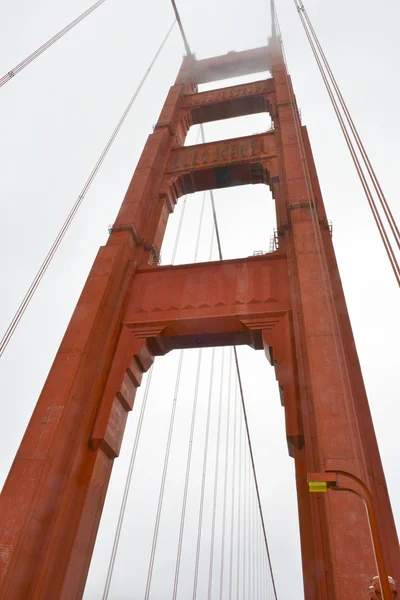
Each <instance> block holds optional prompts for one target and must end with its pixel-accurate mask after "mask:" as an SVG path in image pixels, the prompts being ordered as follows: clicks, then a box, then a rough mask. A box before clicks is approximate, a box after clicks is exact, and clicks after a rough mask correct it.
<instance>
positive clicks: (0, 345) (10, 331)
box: [0, 21, 175, 357]
mask: <svg viewBox="0 0 400 600" xmlns="http://www.w3.org/2000/svg"><path fill="white" fill-rule="evenodd" d="M174 25H175V21H174V22H173V23H172V25H171V27H170V28H169V30H168V32H167V35H166V36H165V38H164V39H163V41H162V42H161V45H160V47H159V49H158V50H157V52H156V54H155V55H154V58H153V59H152V61H151V63H150V65H149V67H148V68H147V70H146V72H145V74H144V76H143V78H142V80H141V81H140V83H139V85H138V87H137V88H136V90H135V92H134V94H133V96H132V98H131V99H130V101H129V103H128V105H127V107H126V109H125V110H124V112H123V114H122V116H121V118H120V120H119V121H118V123H117V125H116V127H115V129H114V131H113V133H112V135H111V137H110V139H109V140H108V142H107V144H106V145H105V147H104V149H103V151H102V153H101V154H100V156H99V158H98V160H97V162H96V164H95V166H94V167H93V170H92V172H91V173H90V175H89V177H88V179H87V181H86V183H85V185H84V186H83V188H82V190H81V192H80V194H79V196H78V198H77V200H76V201H75V204H74V205H73V207H72V209H71V211H70V213H69V215H68V217H67V218H66V220H65V222H64V224H63V226H62V227H61V229H60V231H59V232H58V234H57V237H56V239H55V240H54V242H53V244H52V246H51V248H50V250H49V252H48V253H47V256H46V258H45V259H44V261H43V263H42V265H41V267H40V268H39V270H38V272H37V273H36V275H35V277H34V279H33V281H32V283H31V285H30V287H29V289H28V291H27V292H26V294H25V296H24V298H23V300H22V302H21V304H20V305H19V307H18V310H17V312H16V313H15V315H14V317H13V318H12V320H11V323H10V324H9V326H8V327H7V330H6V332H5V333H4V335H3V337H2V339H1V341H0V357H1V356H2V354H3V353H4V351H5V349H6V347H7V345H8V343H9V342H10V340H11V338H12V336H13V335H14V332H15V330H16V328H17V326H18V324H19V322H20V320H21V319H22V317H23V315H24V313H25V311H26V309H27V307H28V305H29V303H30V301H31V300H32V297H33V295H34V294H35V292H36V290H37V288H38V286H39V284H40V282H41V280H42V279H43V276H44V274H45V273H46V271H47V269H48V267H49V265H50V263H51V261H52V259H53V258H54V255H55V254H56V252H57V250H58V248H59V246H60V244H61V242H62V240H63V239H64V236H65V234H66V233H67V231H68V229H69V226H70V225H71V223H72V221H73V219H74V217H75V215H76V213H77V212H78V209H79V207H80V206H81V204H82V202H83V200H84V198H85V196H86V194H87V192H88V191H89V189H90V186H91V185H92V183H93V181H94V179H95V177H96V175H97V173H98V172H99V170H100V167H101V165H102V164H103V162H104V160H105V158H106V156H107V154H108V152H109V150H110V148H111V146H112V145H113V143H114V141H115V138H116V137H117V135H118V133H119V131H120V129H121V127H122V125H123V124H124V122H125V120H126V118H127V116H128V114H129V112H130V110H131V108H132V106H133V104H134V102H135V100H136V98H137V96H138V94H139V92H140V90H141V89H142V87H143V85H144V83H145V81H146V79H147V77H148V76H149V74H150V72H151V70H152V68H153V66H154V64H155V62H156V60H157V58H158V56H159V55H160V53H161V51H162V49H163V48H164V46H165V44H166V42H167V40H168V38H169V36H170V34H171V31H172V29H173V27H174Z"/></svg>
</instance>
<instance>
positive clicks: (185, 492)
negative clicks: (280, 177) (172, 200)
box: [172, 130, 205, 600]
mask: <svg viewBox="0 0 400 600" xmlns="http://www.w3.org/2000/svg"><path fill="white" fill-rule="evenodd" d="M199 135H200V130H199V133H198V136H197V141H198V138H199ZM204 205H205V192H204V194H203V200H202V205H201V210H200V218H199V223H198V227H197V237H196V246H195V251H194V262H195V263H196V262H197V254H198V251H199V245H200V237H201V231H202V227H203V220H204ZM201 359H202V349H201V348H200V350H199V353H198V358H197V372H196V382H195V389H194V397H193V406H192V415H191V423H190V436H189V445H188V453H187V458H186V472H185V483H184V489H183V499H182V508H181V521H180V526H179V539H178V548H177V555H176V562H175V576H174V589H173V594H172V599H173V600H176V597H177V594H178V586H179V575H180V565H181V555H182V544H183V534H184V530H185V521H186V506H187V496H188V490H189V481H190V473H191V466H192V450H193V436H194V431H195V427H196V417H197V404H198V393H199V383H200V370H201Z"/></svg>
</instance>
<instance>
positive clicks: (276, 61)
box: [0, 40, 400, 600]
mask: <svg viewBox="0 0 400 600" xmlns="http://www.w3.org/2000/svg"><path fill="white" fill-rule="evenodd" d="M266 70H269V71H270V72H271V74H272V77H271V78H269V79H267V80H265V81H257V82H254V83H250V84H245V85H236V86H232V87H230V88H224V89H220V90H213V91H210V92H201V93H198V92H197V85H198V83H203V82H206V81H215V80H217V79H218V78H221V77H227V76H230V75H232V74H244V73H251V72H260V71H266ZM290 86H291V83H290V78H288V76H287V72H286V68H285V65H284V61H283V57H282V54H281V50H280V47H279V45H278V43H277V42H276V41H275V40H272V41H271V42H270V44H269V46H268V47H266V48H260V49H255V50H251V51H246V52H243V53H240V52H238V53H230V54H228V55H226V56H223V57H215V58H212V59H207V60H202V61H196V60H195V59H194V57H192V56H190V57H187V58H185V59H184V61H183V64H182V67H181V70H180V72H179V75H178V78H177V80H176V82H175V84H174V85H173V86H172V87H171V89H170V91H169V93H168V96H167V99H166V102H165V104H164V107H163V109H162V111H161V115H160V118H159V120H158V123H157V125H156V126H155V129H154V132H153V133H152V134H151V135H150V136H149V138H148V141H147V143H146V145H145V148H144V151H143V153H142V156H141V158H140V160H139V163H138V165H137V168H136V171H135V173H134V176H133V178H132V181H131V183H130V185H129V188H128V191H127V193H126V196H125V198H124V201H123V203H122V206H121V209H120V211H119V214H118V216H117V218H116V221H115V223H114V225H113V227H112V229H111V233H110V237H109V239H108V241H107V243H106V245H105V246H104V247H102V248H100V250H99V253H98V255H97V257H96V259H95V261H94V264H93V267H92V270H91V272H90V274H89V277H88V279H87V282H86V284H85V287H84V289H83V291H82V294H81V297H80V299H79V301H78V304H77V307H76V309H75V312H74V314H73V316H72V318H71V321H70V324H69V326H68V329H67V331H66V333H65V336H64V338H63V340H62V342H61V345H60V348H59V350H58V353H57V355H56V358H55V360H54V363H53V366H52V368H51V371H50V373H49V376H48V379H47V381H46V383H45V386H44V388H43V391H42V394H41V396H40V398H39V400H38V403H37V406H36V408H35V410H34V413H33V415H32V418H31V420H30V423H29V425H28V427H27V430H26V432H25V435H24V438H23V440H22V442H21V445H20V448H19V450H18V452H17V455H16V457H15V460H14V463H13V465H12V468H11V470H10V473H9V476H8V479H7V481H6V484H5V487H4V490H3V494H2V496H1V500H0V575H1V583H0V598H2V600H3V599H4V600H8V599H9V600H15V599H19V598H21V599H22V598H24V599H25V598H35V599H40V600H47V599H49V600H50V599H51V600H53V599H54V598H58V599H62V600H72V599H74V598H81V596H82V594H83V590H84V586H85V581H86V576H87V571H88V568H89V564H90V559H91V555H92V551H93V546H94V542H95V539H96V533H97V529H98V525H99V521H100V517H101V512H102V508H103V504H104V499H105V495H106V492H107V486H108V482H109V478H110V474H111V469H112V465H113V461H114V459H115V458H116V457H117V456H118V454H119V451H120V447H121V441H122V437H123V433H124V428H125V423H126V419H127V415H128V413H129V411H130V410H132V407H133V404H134V399H135V393H136V390H137V388H138V386H139V385H140V383H141V380H142V376H143V373H145V372H146V371H147V370H148V369H149V367H150V365H151V364H152V362H153V360H154V357H155V356H158V355H163V354H165V353H166V352H169V351H170V350H172V349H176V348H189V347H199V346H200V347H201V346H215V345H229V344H236V345H239V344H249V345H250V346H252V347H253V348H254V349H255V350H258V349H263V350H264V352H265V354H266V357H267V358H268V360H269V361H270V363H271V364H272V365H273V366H274V368H275V370H276V376H277V380H278V383H279V389H280V395H281V401H282V404H283V406H284V411H285V422H286V435H287V443H288V449H289V453H290V455H291V456H292V457H293V458H294V460H295V467H296V486H297V496H298V512H299V524H300V536H301V549H302V563H303V575H304V593H305V598H306V600H342V599H344V598H346V599H347V598H351V599H352V600H358V599H359V600H361V599H362V598H364V597H365V593H366V590H367V588H368V585H369V582H370V581H371V579H372V577H374V575H376V572H377V565H376V562H375V553H374V541H373V539H372V538H371V533H370V528H369V522H368V518H367V514H366V511H365V509H364V507H363V506H362V504H361V503H360V501H359V499H358V498H357V497H356V496H355V495H354V494H353V493H351V492H350V491H343V492H342V494H336V493H335V491H334V490H332V489H328V491H327V493H326V494H319V493H316V494H310V493H309V491H308V485H307V474H308V473H325V472H332V471H335V472H343V471H345V472H346V473H348V474H350V476H351V477H355V478H357V480H359V481H360V482H362V485H363V486H364V487H365V489H366V490H368V493H369V494H370V506H371V510H372V511H373V514H374V515H375V517H374V518H375V519H376V530H377V531H378V532H379V539H380V541H381V546H382V557H383V558H382V560H383V561H384V565H385V568H386V572H387V573H389V574H390V575H391V576H393V577H394V578H395V579H397V580H399V579H400V555H399V544H398V539H397V534H396V530H395V525H394V521H393V516H392V511H391V507H390V502H389V497H388V493H387V489H386V483H385V478H384V474H383V470H382V465H381V461H380V457H379V451H378V447H377V443H376V439H375V434H374V429H373V424H372V419H371V415H370V412H369V408H368V401H367V398H366V394H365V390H364V384H363V380H362V375H361V370H360V366H359V363H358V358H357V353H356V348H355V344H354V340H353V336H352V331H351V326H350V321H349V317H348V313H347V309H346V304H345V300H344V295H343V291H342V287H341V282H340V277H339V273H338V269H337V265H336V260H335V255H334V251H333V246H332V241H331V237H330V232H329V227H328V222H327V217H326V214H325V209H324V204H323V200H322V196H321V191H320V188H319V184H318V177H317V173H316V170H315V166H314V162H313V158H312V153H311V147H310V144H309V140H308V137H307V131H306V128H305V127H303V126H301V125H300V122H299V117H298V111H297V107H296V105H295V100H294V97H293V95H292V91H291V87H290ZM262 111H268V112H269V113H270V114H271V117H272V119H273V123H274V129H273V130H272V131H270V132H267V133H263V134H259V135H254V136H248V137H245V138H238V139H233V140H225V141H222V142H213V143H208V144H201V145H196V146H193V147H183V144H184V141H185V137H186V134H187V131H188V129H189V128H190V126H192V125H194V124H197V123H201V122H206V121H213V120H218V119H224V118H230V117H232V116H239V115H242V114H246V115H247V114H252V113H258V112H262ZM250 183H264V184H267V185H268V186H269V187H270V189H271V191H272V194H273V197H274V201H275V206H276V216H277V230H278V238H279V249H278V250H277V251H275V252H272V253H270V254H266V255H263V256H255V257H249V258H245V259H238V260H227V261H217V262H213V263H203V264H196V265H182V266H177V267H173V266H168V265H167V266H157V263H158V257H159V252H160V247H161V243H162V240H163V237H164V232H165V228H166V224H167V220H168V217H169V214H170V213H171V212H172V211H173V210H174V206H175V204H176V202H177V200H178V198H179V197H180V196H182V195H183V194H186V193H189V192H195V191H198V190H204V189H211V188H223V187H228V186H235V185H244V184H250ZM244 209H245V207H244ZM238 227H239V224H238Z"/></svg>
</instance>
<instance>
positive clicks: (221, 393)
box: [208, 348, 225, 600]
mask: <svg viewBox="0 0 400 600" xmlns="http://www.w3.org/2000/svg"><path fill="white" fill-rule="evenodd" d="M224 367H225V348H222V357H221V379H220V389H219V402H218V421H217V445H216V452H215V471H214V488H213V491H214V494H213V510H212V520H211V548H210V563H209V570H208V600H211V592H212V583H213V574H214V545H215V521H216V515H217V498H218V481H219V464H220V448H221V424H222V404H223V396H224V376H225V373H224Z"/></svg>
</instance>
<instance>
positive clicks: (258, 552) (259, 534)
mask: <svg viewBox="0 0 400 600" xmlns="http://www.w3.org/2000/svg"><path fill="white" fill-rule="evenodd" d="M256 501H257V500H256ZM255 513H256V511H255ZM256 520H257V513H256ZM257 525H258V523H257ZM260 532H261V527H256V539H257V595H256V597H257V600H260V599H261V598H262V586H261V533H260Z"/></svg>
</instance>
